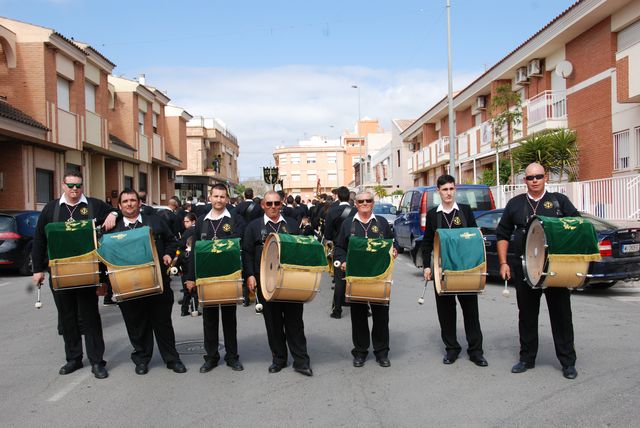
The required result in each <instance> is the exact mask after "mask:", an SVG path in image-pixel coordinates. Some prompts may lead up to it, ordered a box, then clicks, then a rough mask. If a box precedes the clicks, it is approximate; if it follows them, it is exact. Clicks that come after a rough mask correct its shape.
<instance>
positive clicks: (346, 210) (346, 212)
mask: <svg viewBox="0 0 640 428" xmlns="http://www.w3.org/2000/svg"><path fill="white" fill-rule="evenodd" d="M349 213H351V205H347V206H346V207H344V210H343V211H342V214H340V218H341V219H342V221H344V220H345V219H346V218H347V217H349Z"/></svg>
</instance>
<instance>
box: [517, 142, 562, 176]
mask: <svg viewBox="0 0 640 428" xmlns="http://www.w3.org/2000/svg"><path fill="white" fill-rule="evenodd" d="M549 135H550V134H542V133H540V134H533V135H530V136H529V137H527V138H526V139H525V140H524V141H522V142H520V145H519V146H518V147H516V148H515V149H513V159H514V160H515V162H516V163H518V165H519V168H518V169H517V170H518V171H521V170H522V169H523V168H526V166H527V165H529V164H530V163H532V162H537V163H539V164H540V165H542V166H543V167H544V169H545V170H547V171H549V170H552V169H553V166H554V164H555V163H554V158H553V153H552V149H551V140H550V138H549Z"/></svg>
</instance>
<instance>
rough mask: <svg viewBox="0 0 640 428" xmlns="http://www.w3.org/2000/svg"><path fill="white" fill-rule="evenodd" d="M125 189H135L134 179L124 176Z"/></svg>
mask: <svg viewBox="0 0 640 428" xmlns="http://www.w3.org/2000/svg"><path fill="white" fill-rule="evenodd" d="M124 188H125V189H133V177H129V176H128V175H125V176H124Z"/></svg>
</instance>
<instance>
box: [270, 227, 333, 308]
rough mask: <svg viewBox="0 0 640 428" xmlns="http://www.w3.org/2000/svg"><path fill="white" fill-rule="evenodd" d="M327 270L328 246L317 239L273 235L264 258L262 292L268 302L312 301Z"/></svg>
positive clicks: (283, 234)
mask: <svg viewBox="0 0 640 428" xmlns="http://www.w3.org/2000/svg"><path fill="white" fill-rule="evenodd" d="M327 269H328V264H327V257H326V255H325V252H324V247H323V246H322V244H320V243H319V242H318V241H317V240H316V239H315V238H314V237H313V236H300V235H288V234H286V233H271V234H269V236H268V237H267V239H266V241H265V243H264V248H263V249H262V258H261V259H260V290H261V291H262V295H263V296H264V299H265V300H266V301H267V302H271V301H280V302H310V301H311V300H313V298H314V297H315V296H316V294H317V293H318V290H319V289H320V280H321V277H322V272H326V271H327Z"/></svg>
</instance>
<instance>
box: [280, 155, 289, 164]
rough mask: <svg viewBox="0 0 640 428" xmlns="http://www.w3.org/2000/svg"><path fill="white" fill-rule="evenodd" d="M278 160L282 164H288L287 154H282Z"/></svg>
mask: <svg viewBox="0 0 640 428" xmlns="http://www.w3.org/2000/svg"><path fill="white" fill-rule="evenodd" d="M278 162H279V164H280V165H286V164H287V155H280V157H279V158H278Z"/></svg>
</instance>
